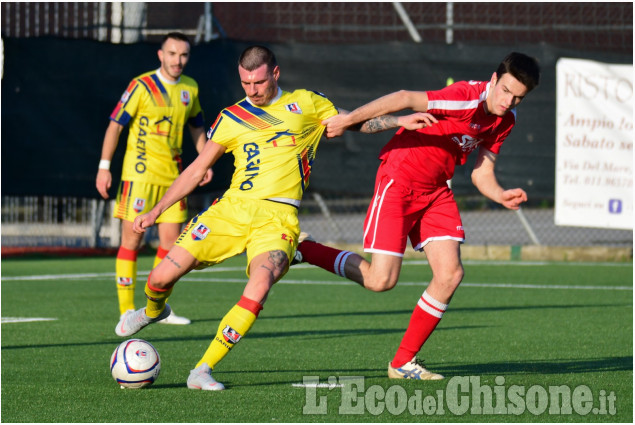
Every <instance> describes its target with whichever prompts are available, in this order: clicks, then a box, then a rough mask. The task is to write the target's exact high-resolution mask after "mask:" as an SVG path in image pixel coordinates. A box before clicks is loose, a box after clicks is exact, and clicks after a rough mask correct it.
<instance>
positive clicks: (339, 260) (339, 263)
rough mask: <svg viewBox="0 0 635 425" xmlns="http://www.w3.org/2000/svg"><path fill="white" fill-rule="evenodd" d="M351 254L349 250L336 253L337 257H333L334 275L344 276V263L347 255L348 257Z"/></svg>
mask: <svg viewBox="0 0 635 425" xmlns="http://www.w3.org/2000/svg"><path fill="white" fill-rule="evenodd" d="M351 254H352V252H350V251H342V252H340V253H339V254H337V257H336V258H335V264H334V266H333V270H334V271H335V274H336V275H338V276H342V277H346V273H345V272H344V268H345V265H346V260H348V257H350V256H351Z"/></svg>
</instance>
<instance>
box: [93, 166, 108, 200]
mask: <svg viewBox="0 0 635 425" xmlns="http://www.w3.org/2000/svg"><path fill="white" fill-rule="evenodd" d="M111 185H112V174H111V173H110V171H109V170H104V169H101V168H100V169H99V170H98V171H97V182H96V183H95V186H96V187H97V191H98V192H99V194H100V195H101V197H102V198H104V199H108V197H109V196H108V189H110V186H111Z"/></svg>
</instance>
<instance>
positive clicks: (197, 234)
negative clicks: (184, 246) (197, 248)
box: [192, 224, 209, 241]
mask: <svg viewBox="0 0 635 425" xmlns="http://www.w3.org/2000/svg"><path fill="white" fill-rule="evenodd" d="M208 234H209V228H208V227H207V226H206V225H204V224H199V225H198V226H196V228H195V229H194V230H192V239H194V240H195V241H202V240H203V239H205V238H206V237H207V235H208Z"/></svg>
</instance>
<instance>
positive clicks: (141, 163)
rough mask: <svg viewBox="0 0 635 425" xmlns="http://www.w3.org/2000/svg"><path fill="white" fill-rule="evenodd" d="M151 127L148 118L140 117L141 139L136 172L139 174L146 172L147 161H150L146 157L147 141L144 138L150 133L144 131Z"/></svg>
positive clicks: (138, 139) (138, 146)
mask: <svg viewBox="0 0 635 425" xmlns="http://www.w3.org/2000/svg"><path fill="white" fill-rule="evenodd" d="M149 125H150V121H149V120H148V117H144V116H142V117H140V118H139V137H137V162H136V163H135V166H134V168H135V171H136V172H137V173H139V174H143V173H145V172H146V161H147V160H148V158H147V156H146V141H145V139H144V137H145V136H146V135H147V134H148V132H147V131H146V130H145V129H144V127H147V126H149Z"/></svg>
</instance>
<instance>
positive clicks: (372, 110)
mask: <svg viewBox="0 0 635 425" xmlns="http://www.w3.org/2000/svg"><path fill="white" fill-rule="evenodd" d="M404 109H412V110H414V111H417V112H426V111H427V110H428V94H427V93H426V92H423V91H408V90H400V91H397V92H393V93H390V94H387V95H385V96H382V97H380V98H378V99H376V100H373V101H372V102H370V103H367V104H366V105H364V106H360V107H359V108H357V109H355V110H354V111H352V112H351V113H350V114H338V115H335V116H333V117H331V118H328V119H326V120H324V121H323V122H322V123H323V124H324V125H326V136H327V137H329V138H330V137H337V136H341V135H342V134H343V133H344V131H346V129H347V128H349V127H351V126H352V125H355V124H358V123H362V122H365V121H368V120H370V119H371V118H376V117H380V116H382V115H387V114H391V113H393V112H397V111H401V110H404Z"/></svg>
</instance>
